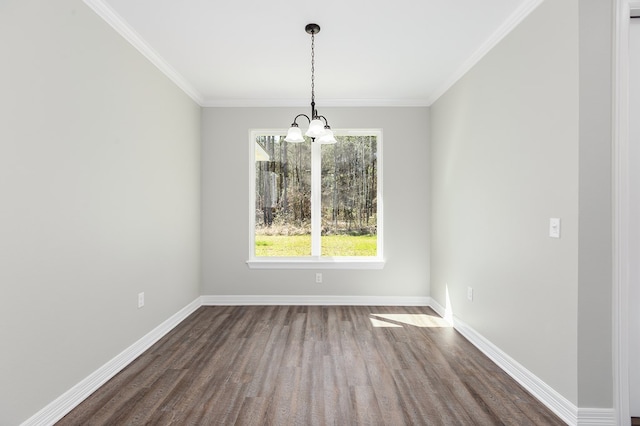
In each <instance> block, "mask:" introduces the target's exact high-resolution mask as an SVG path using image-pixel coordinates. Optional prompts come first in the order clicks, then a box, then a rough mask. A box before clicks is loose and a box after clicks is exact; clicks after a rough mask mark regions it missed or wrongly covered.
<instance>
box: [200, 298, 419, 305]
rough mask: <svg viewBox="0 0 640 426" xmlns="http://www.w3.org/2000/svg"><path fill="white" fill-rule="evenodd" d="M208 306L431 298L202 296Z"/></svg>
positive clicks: (412, 302)
mask: <svg viewBox="0 0 640 426" xmlns="http://www.w3.org/2000/svg"><path fill="white" fill-rule="evenodd" d="M201 300H202V304H203V305H207V306H216V305H218V306H235V305H336V306H340V305H342V306H428V305H429V301H430V300H431V298H430V297H401V296H398V297H396V296H287V295H278V296H259V295H251V296H243V295H220V296H202V297H201Z"/></svg>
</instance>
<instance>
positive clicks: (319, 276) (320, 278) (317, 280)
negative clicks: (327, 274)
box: [316, 272, 322, 284]
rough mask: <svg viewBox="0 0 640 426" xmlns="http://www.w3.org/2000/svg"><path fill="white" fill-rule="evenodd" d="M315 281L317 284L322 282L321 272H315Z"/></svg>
mask: <svg viewBox="0 0 640 426" xmlns="http://www.w3.org/2000/svg"><path fill="white" fill-rule="evenodd" d="M316 282H317V283H318V284H319V283H321V282H322V272H316Z"/></svg>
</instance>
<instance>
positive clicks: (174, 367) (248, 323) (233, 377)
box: [58, 306, 564, 426]
mask: <svg viewBox="0 0 640 426" xmlns="http://www.w3.org/2000/svg"><path fill="white" fill-rule="evenodd" d="M139 424H151V425H168V424H174V425H214V424H215V425H234V424H235V425H393V426H395V425H502V424H504V425H518V426H521V425H563V424H564V423H563V422H562V421H561V420H560V419H559V418H557V417H556V416H555V415H553V414H552V413H551V412H550V411H549V410H548V409H546V408H545V407H544V406H543V405H542V404H540V403H539V402H538V401H537V400H535V399H534V398H533V397H532V396H531V395H529V394H528V393H527V392H526V391H525V390H524V389H523V388H522V387H520V386H519V385H518V384H517V383H516V382H515V381H513V380H512V379H511V378H510V377H509V376H508V375H507V374H505V373H504V372H503V371H502V370H500V369H499V368H498V367H497V366H496V365H495V364H493V363H492V362H491V361H490V360H489V359H488V358H486V357H485V356H484V355H482V354H481V353H480V352H479V351H478V350H477V349H476V348H475V347H474V346H473V345H471V344H470V343H469V342H468V341H467V340H466V339H464V338H463V337H462V336H461V335H460V334H458V333H457V332H456V331H455V330H453V329H452V328H450V327H447V326H446V324H445V323H444V321H443V320H442V319H441V318H440V317H438V316H437V315H436V314H435V312H433V311H432V310H431V309H429V308H422V307H407V308H400V307H363V306H358V307H353V306H235V307H225V306H216V307H202V308H200V309H198V311H196V312H195V313H194V314H193V315H191V316H190V317H189V318H187V319H186V320H185V321H183V322H182V323H181V324H180V325H179V326H178V327H176V328H175V329H174V330H173V331H172V332H171V333H169V334H167V335H166V336H165V337H164V338H163V339H162V340H160V341H159V342H158V343H157V344H155V345H154V346H153V347H151V348H150V349H149V350H148V351H146V352H145V353H144V354H143V355H141V356H140V357H139V358H138V359H137V360H136V361H134V362H133V363H131V364H130V365H129V366H128V367H127V368H125V369H124V370H123V371H122V372H120V373H119V374H118V375H116V376H115V377H114V378H113V379H111V380H110V381H109V382H108V383H106V384H105V385H104V386H103V387H102V388H100V389H99V390H98V391H97V392H95V393H94V394H93V395H92V396H90V397H89V398H88V399H87V400H85V401H84V402H83V403H82V404H80V405H79V406H78V407H76V409H74V410H73V411H72V412H70V413H69V414H68V415H67V416H66V417H64V418H63V419H62V420H61V421H60V422H59V423H58V425H60V426H63V425H139Z"/></svg>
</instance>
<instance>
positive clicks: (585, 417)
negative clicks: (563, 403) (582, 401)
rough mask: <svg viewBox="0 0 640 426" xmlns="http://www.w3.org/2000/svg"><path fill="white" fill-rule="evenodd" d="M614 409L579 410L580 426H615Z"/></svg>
mask: <svg viewBox="0 0 640 426" xmlns="http://www.w3.org/2000/svg"><path fill="white" fill-rule="evenodd" d="M616 424H617V423H616V412H615V410H614V409H613V408H578V426H615V425H616Z"/></svg>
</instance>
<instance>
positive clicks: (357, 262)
mask: <svg viewBox="0 0 640 426" xmlns="http://www.w3.org/2000/svg"><path fill="white" fill-rule="evenodd" d="M384 264H385V260H383V259H377V258H367V259H354V258H344V259H343V258H340V259H339V258H326V259H252V260H247V265H248V266H249V269H382V268H384Z"/></svg>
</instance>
